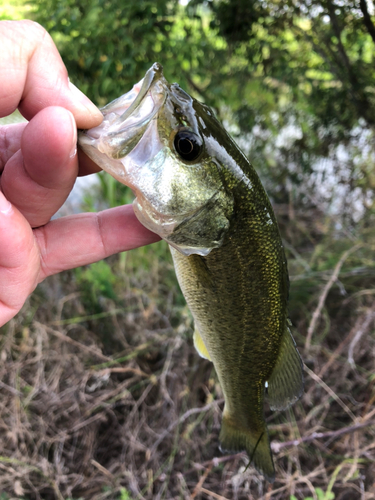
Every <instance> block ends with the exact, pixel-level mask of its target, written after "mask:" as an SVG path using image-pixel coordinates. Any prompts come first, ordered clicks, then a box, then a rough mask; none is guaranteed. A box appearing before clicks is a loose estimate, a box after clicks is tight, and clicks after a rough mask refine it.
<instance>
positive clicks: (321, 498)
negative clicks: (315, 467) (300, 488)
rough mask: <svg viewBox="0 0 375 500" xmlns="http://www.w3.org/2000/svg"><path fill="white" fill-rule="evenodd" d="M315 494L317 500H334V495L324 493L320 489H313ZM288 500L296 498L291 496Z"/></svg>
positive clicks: (310, 499)
mask: <svg viewBox="0 0 375 500" xmlns="http://www.w3.org/2000/svg"><path fill="white" fill-rule="evenodd" d="M315 494H316V497H317V499H318V500H334V498H335V494H334V493H332V491H330V492H326V493H325V492H324V491H323V490H322V489H321V488H316V489H315ZM290 500H297V497H295V496H294V495H291V497H290ZM304 500H314V498H313V497H305V498H304Z"/></svg>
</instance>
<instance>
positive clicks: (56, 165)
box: [0, 107, 78, 227]
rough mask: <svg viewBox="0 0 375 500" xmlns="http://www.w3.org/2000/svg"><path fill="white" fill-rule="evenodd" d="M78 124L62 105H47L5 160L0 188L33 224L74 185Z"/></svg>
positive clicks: (42, 221) (44, 220)
mask: <svg viewBox="0 0 375 500" xmlns="http://www.w3.org/2000/svg"><path fill="white" fill-rule="evenodd" d="M76 142H77V128H76V125H75V122H74V118H73V115H72V114H71V113H70V112H69V111H67V110H66V109H64V108H59V107H49V108H45V109H43V110H42V111H40V113H38V114H37V115H36V116H35V117H34V118H33V119H32V120H31V121H30V122H29V124H28V125H27V126H26V127H25V129H24V132H23V135H22V139H21V150H20V151H18V152H17V153H15V154H14V155H13V156H12V157H11V159H10V160H9V161H8V163H7V164H6V166H5V168H4V171H3V174H2V176H1V179H0V181H1V189H2V191H3V193H4V194H5V196H6V198H7V199H8V200H9V201H10V202H11V203H13V205H15V206H16V207H17V208H18V210H20V212H21V213H22V214H23V215H24V217H25V218H26V219H27V220H28V222H29V224H30V225H31V226H32V227H38V226H41V225H44V224H46V223H47V222H48V221H49V220H50V218H51V217H52V215H54V214H55V213H56V211H57V210H58V209H59V208H60V207H61V205H62V204H63V203H64V201H65V200H66V198H67V197H68V195H69V193H70V191H71V190H72V188H73V185H74V182H75V179H76V177H77V172H78V161H77V156H76Z"/></svg>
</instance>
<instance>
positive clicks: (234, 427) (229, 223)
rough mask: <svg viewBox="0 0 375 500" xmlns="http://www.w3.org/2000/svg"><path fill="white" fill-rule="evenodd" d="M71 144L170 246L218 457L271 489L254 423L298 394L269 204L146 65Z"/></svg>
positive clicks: (222, 133)
mask: <svg viewBox="0 0 375 500" xmlns="http://www.w3.org/2000/svg"><path fill="white" fill-rule="evenodd" d="M101 111H102V113H103V122H102V124H101V125H99V126H98V127H95V128H93V129H90V130H85V131H81V132H80V133H79V141H78V142H79V145H80V147H81V149H82V150H83V151H84V152H85V153H86V154H87V155H88V156H89V157H90V158H91V159H92V160H93V161H94V162H95V163H97V165H99V166H100V167H101V168H102V169H103V170H105V171H106V172H108V173H109V174H111V175H112V176H113V177H115V178H116V179H117V180H118V181H119V182H121V183H123V184H126V185H127V186H129V187H130V188H131V189H132V190H133V192H134V195H135V199H134V202H133V206H134V212H135V214H136V216H137V217H138V219H139V221H140V222H141V223H142V224H143V225H144V226H145V227H146V228H148V229H149V230H151V231H153V232H155V233H157V234H158V235H159V236H160V237H161V238H163V239H164V240H165V241H167V243H168V244H169V246H170V250H171V253H172V257H173V262H174V266H175V270H176V275H177V278H178V282H179V285H180V287H181V290H182V293H183V295H184V297H185V299H186V302H187V304H188V306H189V308H190V310H191V313H192V316H193V318H194V325H195V331H194V337H193V340H194V345H195V347H196V349H197V351H198V353H199V354H200V355H201V356H202V357H203V358H206V359H208V360H210V361H212V362H213V364H214V367H215V370H216V373H217V377H218V379H219V383H220V385H221V388H222V391H223V394H224V400H225V404H224V409H223V415H222V425H221V430H220V435H219V441H220V448H221V450H222V451H228V452H238V451H246V452H247V454H248V456H249V458H250V462H251V463H252V464H253V465H254V467H255V468H256V469H257V470H258V471H259V472H260V473H261V474H262V475H263V476H264V477H265V479H267V480H268V481H269V482H273V481H274V479H275V468H274V463H273V458H272V453H271V448H270V441H269V436H268V431H267V425H266V421H265V414H264V403H265V400H267V401H268V404H269V406H270V408H271V409H272V410H284V409H286V408H288V407H289V406H290V405H292V404H293V403H295V402H296V401H297V400H298V399H299V398H300V396H301V395H302V392H303V363H302V360H301V357H300V355H299V352H298V350H297V347H296V343H295V341H294V339H293V337H292V334H291V331H290V322H289V320H288V314H287V300H288V293H289V278H288V270H287V262H286V257H285V253H284V249H283V244H282V240H281V237H280V232H279V228H278V224H277V221H276V217H275V214H274V211H273V209H272V206H271V203H270V200H269V198H268V196H267V194H266V192H265V190H264V188H263V186H262V184H261V181H260V179H259V177H258V174H257V173H256V171H255V169H254V167H253V166H252V165H251V163H250V162H249V160H248V159H247V157H246V156H245V154H244V153H243V152H242V151H241V150H240V148H239V147H238V146H237V145H236V143H235V142H234V140H233V139H232V138H231V137H230V135H229V134H228V133H227V131H226V130H225V128H224V127H223V125H222V124H221V123H220V122H219V121H218V119H217V118H216V117H215V114H214V112H213V110H212V109H211V108H210V107H208V106H207V105H205V104H204V103H201V102H199V101H198V100H196V99H195V98H193V97H191V96H190V95H189V94H188V93H187V92H185V91H184V90H183V89H182V88H181V87H180V86H179V85H178V84H177V83H173V84H169V83H168V81H167V80H166V78H165V76H164V75H163V68H162V66H161V65H160V64H159V63H154V64H153V65H152V66H151V68H150V69H149V70H148V71H147V73H146V74H145V76H144V78H143V79H142V80H141V81H140V82H138V83H137V84H136V85H134V87H133V88H132V90H130V91H129V92H127V93H126V94H124V95H123V96H121V97H119V98H118V99H116V100H114V101H113V102H111V103H109V104H108V105H107V106H105V107H104V108H102V110H101Z"/></svg>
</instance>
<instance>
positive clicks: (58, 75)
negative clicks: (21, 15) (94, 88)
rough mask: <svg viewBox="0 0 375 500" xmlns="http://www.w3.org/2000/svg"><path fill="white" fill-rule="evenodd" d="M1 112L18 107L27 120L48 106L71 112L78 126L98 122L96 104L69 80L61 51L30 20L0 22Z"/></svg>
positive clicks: (8, 111)
mask: <svg viewBox="0 0 375 500" xmlns="http://www.w3.org/2000/svg"><path fill="white" fill-rule="evenodd" d="M0 47H1V58H0V82H1V85H0V116H6V115H9V114H11V113H12V112H13V111H14V110H15V109H16V108H17V107H19V109H20V111H21V113H22V114H23V116H24V117H25V118H27V119H28V120H30V119H31V118H32V117H33V116H35V115H36V114H37V113H38V112H39V111H40V110H41V109H43V108H45V107H47V106H62V107H64V108H66V109H68V110H69V111H71V112H72V113H73V116H74V118H75V120H76V122H77V126H78V127H79V128H83V129H84V128H91V127H95V126H97V125H99V124H100V122H101V121H102V118H103V117H102V114H101V113H100V111H99V110H98V109H97V107H96V106H94V104H93V103H92V102H91V101H90V100H89V99H88V98H87V97H86V96H85V95H84V94H82V92H80V91H79V90H78V89H77V88H76V87H74V86H73V85H71V84H69V80H68V73H67V70H66V68H65V66H64V63H63V62H62V59H61V57H60V54H59V53H58V50H57V48H56V46H55V44H54V43H53V40H52V38H51V37H50V36H49V34H48V33H47V32H46V30H45V29H44V28H43V27H42V26H40V25H39V24H37V23H34V22H32V21H1V22H0Z"/></svg>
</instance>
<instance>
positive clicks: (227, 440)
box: [220, 413, 275, 483]
mask: <svg viewBox="0 0 375 500" xmlns="http://www.w3.org/2000/svg"><path fill="white" fill-rule="evenodd" d="M220 443H221V446H220V449H221V451H246V452H247V454H248V455H249V458H250V463H251V464H252V465H254V467H255V468H256V469H257V470H258V471H259V472H260V473H261V474H263V476H264V477H265V478H266V479H267V481H269V482H270V483H273V482H274V480H275V468H274V465H273V460H272V454H271V448H270V442H269V439H268V432H267V427H266V425H265V424H264V428H263V429H262V430H261V432H258V433H251V432H250V431H248V430H246V429H243V428H241V427H240V426H236V424H235V422H234V421H233V420H232V419H230V418H228V416H226V415H225V413H224V415H223V423H222V426H221V431H220Z"/></svg>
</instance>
